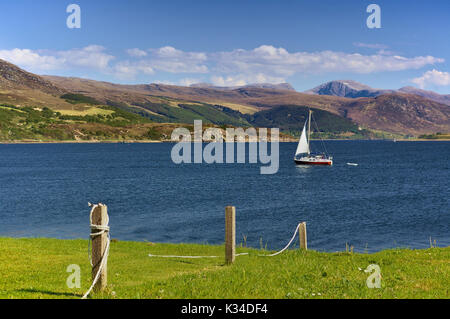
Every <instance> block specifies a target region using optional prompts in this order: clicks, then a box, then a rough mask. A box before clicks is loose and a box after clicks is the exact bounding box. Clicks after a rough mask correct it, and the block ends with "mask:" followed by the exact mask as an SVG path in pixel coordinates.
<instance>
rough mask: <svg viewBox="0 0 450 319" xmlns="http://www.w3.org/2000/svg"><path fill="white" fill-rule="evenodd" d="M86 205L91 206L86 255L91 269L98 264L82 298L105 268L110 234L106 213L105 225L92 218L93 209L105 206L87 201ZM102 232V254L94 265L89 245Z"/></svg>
mask: <svg viewBox="0 0 450 319" xmlns="http://www.w3.org/2000/svg"><path fill="white" fill-rule="evenodd" d="M88 205H89V206H90V207H92V209H91V212H90V214H89V221H90V229H91V233H90V236H89V245H88V255H89V261H90V263H91V266H92V267H93V268H92V269H93V270H94V268H95V267H97V265H98V269H97V272H96V274H95V276H94V278H93V280H92V285H91V287H90V288H89V290H88V291H87V292H86V293H85V294H84V296H83V297H82V299H86V298H87V296H88V295H89V294H90V293H91V291H92V289H93V288H94V287H95V286H96V284H97V282H98V280H99V278H100V276H101V274H102V272H103V270H104V269H105V268H106V265H107V262H108V255H109V247H110V242H111V240H110V234H109V216H108V214H107V213H106V216H105V217H106V221H105V225H99V224H95V223H94V222H93V220H92V215H93V213H94V211H95V210H96V209H97V208H98V207H105V208H106V205H103V204H101V203H99V204H95V205H93V204H91V203H88ZM103 234H107V236H106V246H105V249H104V251H103V254H102V255H101V258H100V261H97V263H96V264H95V265H94V263H93V262H92V254H91V253H90V249H89V248H90V245H91V241H93V240H94V239H95V238H96V237H98V236H101V235H103Z"/></svg>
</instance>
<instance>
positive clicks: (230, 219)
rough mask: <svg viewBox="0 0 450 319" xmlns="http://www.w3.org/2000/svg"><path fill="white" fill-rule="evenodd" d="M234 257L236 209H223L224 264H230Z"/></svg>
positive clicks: (231, 207)
mask: <svg viewBox="0 0 450 319" xmlns="http://www.w3.org/2000/svg"><path fill="white" fill-rule="evenodd" d="M235 255H236V208H235V207H234V206H227V207H226V208H225V263H226V264H232V263H234V259H235V257H236V256H235Z"/></svg>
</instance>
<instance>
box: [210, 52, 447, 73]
mask: <svg viewBox="0 0 450 319" xmlns="http://www.w3.org/2000/svg"><path fill="white" fill-rule="evenodd" d="M214 59H215V60H216V70H217V71H218V72H224V73H234V72H243V73H246V74H254V73H257V72H260V73H263V74H266V75H270V76H275V77H279V76H282V77H288V76H292V75H294V74H296V73H302V74H304V73H307V74H320V73H327V72H349V73H374V72H382V71H402V70H408V69H418V68H421V67H424V66H426V65H429V64H434V63H440V62H444V60H443V59H439V58H435V57H432V56H425V57H423V56H419V57H413V58H406V57H402V56H396V55H385V54H375V55H362V54H359V53H343V52H335V51H321V52H294V53H289V52H288V51H287V50H285V49H283V48H275V47H273V46H268V45H263V46H260V47H258V48H256V49H253V50H242V49H238V50H234V51H229V52H220V53H217V54H215V56H214Z"/></svg>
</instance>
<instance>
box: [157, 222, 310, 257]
mask: <svg viewBox="0 0 450 319" xmlns="http://www.w3.org/2000/svg"><path fill="white" fill-rule="evenodd" d="M302 227H306V223H299V224H298V225H297V227H296V228H295V232H294V235H293V236H292V238H291V240H290V241H289V243H288V244H287V245H286V246H285V247H284V248H283V249H281V250H280V251H277V252H276V253H273V254H270V255H256V256H258V257H274V256H277V255H279V254H281V253H283V252H284V251H286V250H287V249H288V248H289V247H290V246H291V245H292V243H293V242H294V239H295V237H296V236H297V233H298V232H299V230H301V228H302ZM300 240H301V241H302V239H300ZM247 255H249V253H241V254H235V256H236V257H238V256H247ZM148 256H149V257H159V258H219V257H221V256H176V255H153V254H149V255H148ZM222 257H223V256H222Z"/></svg>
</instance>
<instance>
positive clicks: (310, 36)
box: [0, 0, 450, 94]
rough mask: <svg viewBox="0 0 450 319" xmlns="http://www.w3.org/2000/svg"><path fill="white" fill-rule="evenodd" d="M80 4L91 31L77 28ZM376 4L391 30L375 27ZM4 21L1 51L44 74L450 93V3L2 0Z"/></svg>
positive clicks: (377, 0)
mask: <svg viewBox="0 0 450 319" xmlns="http://www.w3.org/2000/svg"><path fill="white" fill-rule="evenodd" d="M70 4H77V5H78V6H79V7H80V9H81V14H80V21H81V28H68V26H67V19H68V17H69V15H70V14H71V13H67V12H66V10H67V7H68V6H69V5H70ZM370 4H377V5H378V6H379V8H380V12H381V14H380V21H381V28H369V27H368V25H367V18H368V17H369V16H370V15H371V13H372V12H370V13H368V12H367V7H368V6H369V5H370ZM70 21H73V20H72V19H70ZM0 30H1V31H0V32H1V36H0V59H4V60H7V61H9V62H11V63H14V64H16V65H18V66H20V67H22V68H24V69H25V70H27V71H30V72H33V73H37V74H50V75H61V76H74V77H83V78H90V79H94V80H101V81H108V82H115V83H126V84H133V83H165V84H174V85H190V84H193V83H199V82H206V83H212V84H214V85H218V86H240V85H245V84H250V83H281V82H288V83H290V84H292V85H293V86H294V88H295V89H296V90H297V91H304V90H308V89H311V88H313V87H315V86H317V85H319V84H322V83H324V82H327V81H331V80H339V79H351V80H355V81H359V82H362V83H364V84H367V85H370V86H372V87H374V88H382V89H398V88H400V87H403V86H415V87H419V88H423V89H428V90H434V91H436V92H438V93H442V94H449V93H450V64H449V63H450V62H449V61H450V41H449V39H450V1H448V0H434V1H416V0H408V1H404V0H396V1H392V0H387V1H381V0H372V1H365V0H342V1H335V0H333V1H330V0H320V1H312V0H311V1H303V0H239V1H235V0H226V1H224V0H208V1H206V0H191V1H185V0H184V1H183V0H181V1H178V0H176V1H175V0H164V1H159V0H158V1H155V0H128V1H125V0H109V1H104V0H70V1H65V0H40V1H36V0H34V1H32V0H15V1H2V3H1V4H0Z"/></svg>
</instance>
